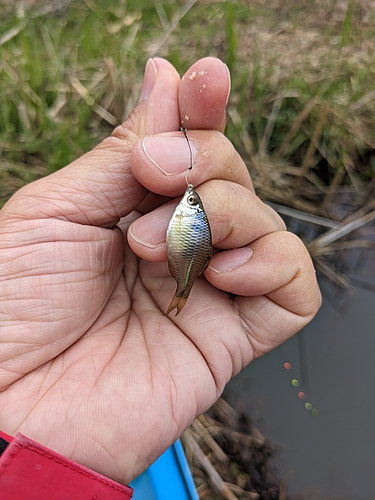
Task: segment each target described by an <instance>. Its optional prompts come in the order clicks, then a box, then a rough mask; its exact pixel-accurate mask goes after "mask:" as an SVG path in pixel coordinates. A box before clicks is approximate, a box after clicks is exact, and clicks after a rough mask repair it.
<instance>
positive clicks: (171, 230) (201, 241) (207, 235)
mask: <svg viewBox="0 0 375 500" xmlns="http://www.w3.org/2000/svg"><path fill="white" fill-rule="evenodd" d="M166 240H167V253H168V266H169V271H170V273H171V275H172V276H173V278H174V279H175V281H176V283H177V288H176V292H175V295H174V297H173V299H172V301H171V303H170V305H169V307H168V311H167V314H169V313H170V312H171V311H173V309H177V313H176V315H177V314H179V313H180V312H181V310H182V308H183V307H184V305H185V303H186V301H187V298H188V297H189V294H190V291H191V289H192V286H193V285H194V282H195V280H196V279H197V278H198V276H199V275H200V274H202V272H203V271H204V270H205V269H206V268H207V266H208V264H209V262H210V260H211V256H212V239H211V229H210V224H209V222H208V218H207V215H206V212H205V211H204V207H203V204H202V200H201V199H200V197H199V195H198V193H196V192H195V191H194V189H193V187H192V186H191V185H189V186H188V188H187V190H186V191H185V194H184V196H183V197H182V199H181V201H180V203H179V204H178V205H177V207H176V209H175V211H174V213H173V215H172V218H171V220H170V222H169V226H168V230H167V239H166Z"/></svg>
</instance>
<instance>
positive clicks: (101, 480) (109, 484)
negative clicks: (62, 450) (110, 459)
mask: <svg viewBox="0 0 375 500" xmlns="http://www.w3.org/2000/svg"><path fill="white" fill-rule="evenodd" d="M0 437H2V438H3V439H5V440H6V441H9V442H10V444H9V445H8V447H7V448H6V450H5V451H4V452H3V454H2V455H1V456H0V498H1V500H52V499H53V500H68V499H69V500H130V498H131V497H132V494H133V489H132V488H130V487H129V486H123V485H122V484H119V483H116V482H115V481H112V480H111V479H108V478H107V477H105V476H102V475H101V474H98V473H97V472H94V471H92V470H90V469H88V468H87V467H84V466H83V465H80V464H77V463H76V462H73V461H72V460H69V459H68V458H65V457H63V456H62V455H59V454H58V453H56V452H54V451H52V450H50V449H48V448H46V447H45V446H42V445H41V444H39V443H37V442H35V441H33V440H32V439H29V438H27V437H26V436H23V435H22V434H20V433H18V434H17V435H16V436H15V437H14V438H12V437H11V436H8V435H7V434H5V433H2V432H0Z"/></svg>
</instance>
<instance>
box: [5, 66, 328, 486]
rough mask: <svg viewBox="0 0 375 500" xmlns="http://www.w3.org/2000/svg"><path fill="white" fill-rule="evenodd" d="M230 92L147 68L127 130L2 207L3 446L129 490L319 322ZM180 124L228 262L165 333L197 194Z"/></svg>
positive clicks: (214, 269) (312, 292) (222, 79)
mask: <svg viewBox="0 0 375 500" xmlns="http://www.w3.org/2000/svg"><path fill="white" fill-rule="evenodd" d="M189 77H190V78H189ZM199 77H201V79H199ZM202 82H203V83H202ZM202 88H203V89H204V90H205V93H203V94H204V95H202V92H201V90H202ZM228 92H229V75H228V73H227V69H226V68H225V66H224V65H223V64H222V63H221V62H220V61H218V60H216V59H212V58H210V59H203V60H201V61H198V62H197V63H196V64H195V65H194V67H192V68H191V69H190V70H189V72H188V74H187V77H185V78H183V79H182V80H180V78H179V76H178V75H177V73H176V71H175V70H174V68H173V67H172V66H171V65H170V64H169V63H167V62H166V61H165V60H162V59H156V60H154V61H151V62H149V63H148V67H147V70H146V79H145V83H144V88H143V92H142V94H143V97H147V99H143V100H142V101H141V102H140V103H139V104H138V106H137V107H136V108H135V110H134V111H133V113H132V115H131V116H130V117H129V119H128V121H127V122H125V124H123V125H122V126H121V127H119V128H118V129H116V130H115V132H114V134H113V136H112V137H110V138H108V139H106V140H105V141H104V142H103V143H102V144H100V145H99V146H98V147H97V148H95V149H94V150H93V151H91V152H90V153H88V154H86V155H85V156H83V157H82V158H80V159H79V160H77V161H76V162H74V163H73V164H71V165H69V166H68V167H66V168H65V169H63V170H61V171H59V172H57V173H55V174H53V175H51V176H50V177H47V178H45V179H42V180H40V181H37V182H35V183H33V184H30V185H28V186H26V187H25V188H23V189H22V190H20V191H19V192H18V193H17V194H16V195H15V196H14V197H13V198H12V199H11V200H10V201H9V202H8V204H7V205H6V206H5V207H4V209H3V210H2V212H1V213H0V287H1V303H0V342H1V346H0V390H1V392H0V428H1V429H2V430H4V431H6V432H8V433H10V434H14V433H15V432H17V431H21V432H23V433H24V434H26V435H28V436H30V437H31V438H33V439H35V440H37V441H39V442H41V443H43V444H44V445H46V446H49V447H50V448H53V449H55V450H56V451H58V452H60V453H62V454H64V455H66V456H68V457H70V458H72V459H73V460H76V461H78V462H80V463H83V464H84V465H86V466H88V467H90V468H93V469H95V470H97V471H99V472H101V473H103V474H105V475H107V476H110V477H112V478H114V479H116V480H119V481H122V482H125V483H126V482H129V481H131V480H132V479H133V478H134V477H135V476H136V475H138V474H139V473H140V472H141V471H142V470H143V469H144V468H146V467H147V466H148V465H149V464H150V463H151V462H152V461H154V460H155V459H156V458H157V457H158V455H160V454H161V453H162V452H163V451H164V450H165V449H166V448H167V447H168V446H169V445H170V444H171V443H172V442H173V441H175V439H177V438H178V437H179V436H180V435H181V433H182V432H183V431H184V430H185V428H186V427H187V426H188V425H189V424H190V422H191V421H192V420H193V419H194V418H195V416H196V415H197V414H199V413H200V412H203V411H204V410H206V409H207V408H208V407H209V406H210V405H211V404H212V403H213V402H214V401H215V400H216V398H217V397H218V396H219V394H220V393H221V391H222V390H223V388H224V385H225V383H226V382H227V381H228V380H229V379H230V378H231V377H232V376H233V375H234V374H235V373H237V372H238V371H239V370H240V369H241V368H242V367H243V366H245V365H246V364H247V363H249V362H250V361H251V360H252V359H253V358H254V357H256V356H259V355H261V354H263V353H265V352H267V351H268V350H270V349H272V348H273V347H275V346H277V345H278V344H280V343H281V342H283V341H284V340H286V339H287V338H288V337H289V336H290V335H292V334H293V333H295V332H296V331H298V330H299V329H300V328H301V327H302V326H304V325H305V324H306V323H307V322H308V321H309V320H310V319H311V318H312V317H313V316H314V314H315V312H316V310H317V308H318V307H319V304H320V295H319V291H318V288H317V285H316V282H315V276H314V271H313V268H312V264H311V261H310V259H309V257H308V254H307V251H306V250H305V248H304V247H303V245H302V243H301V242H300V241H299V240H298V239H297V238H295V237H294V236H293V235H291V234H289V233H287V232H285V231H284V226H283V223H282V222H281V220H280V219H279V218H278V217H277V216H276V214H274V213H273V212H272V211H271V210H270V209H269V208H267V207H266V206H264V205H263V204H262V203H261V202H260V201H259V200H258V199H257V198H256V196H255V194H254V192H253V190H252V186H251V181H250V178H249V176H248V173H247V171H246V168H245V166H244V164H243V163H242V161H241V159H240V158H239V157H238V155H237V154H236V153H235V152H234V150H233V149H232V146H231V145H230V144H229V142H228V141H227V140H226V139H225V138H224V136H222V135H221V133H220V132H221V131H222V130H223V127H224V124H225V104H226V98H227V95H228ZM184 119H185V121H186V120H189V124H188V125H187V124H186V126H187V127H188V128H189V133H188V134H189V137H190V139H191V141H192V144H193V145H194V148H195V150H196V155H195V163H194V168H193V170H192V172H191V177H189V180H190V182H192V183H193V184H194V187H195V188H197V190H198V192H199V193H200V195H201V197H202V199H203V200H204V204H205V208H206V211H207V214H208V217H209V220H210V224H211V228H212V234H213V243H214V246H215V248H216V250H217V253H216V254H215V255H214V257H213V259H212V261H211V265H210V267H209V269H208V270H207V271H206V272H205V278H199V279H198V280H197V282H196V284H195V285H194V288H193V291H192V293H191V297H190V298H189V300H188V302H187V305H186V306H185V308H184V310H183V311H182V312H181V314H180V315H179V316H178V317H175V316H174V315H173V313H172V314H171V315H170V317H167V316H166V315H165V311H166V309H167V306H168V304H169V302H170V300H171V297H172V296H173V293H174V290H175V282H174V281H173V279H172V278H171V277H170V275H169V273H168V269H167V264H166V249H165V231H166V228H167V224H168V220H169V218H170V216H171V214H172V211H173V208H174V206H175V204H176V202H177V200H176V199H174V198H175V197H178V196H181V194H182V193H183V191H184V189H185V186H186V184H185V180H184V176H185V171H186V168H187V167H188V165H189V164H188V160H189V152H188V149H187V146H186V143H183V137H182V135H181V134H180V133H178V132H176V131H178V127H179V125H180V123H181V121H183V120H184ZM190 129H191V131H190ZM150 135H152V136H153V139H154V143H152V141H151V142H150V143H149V146H148V149H147V140H148V139H146V142H145V141H144V137H145V136H150ZM155 140H156V141H159V143H157V142H155ZM160 141H161V142H160ZM163 141H164V142H163ZM150 144H151V146H150ZM152 144H153V146H152ZM158 144H159V146H160V147H156V146H157V145H158ZM163 144H165V148H166V149H165V154H164V158H165V161H166V162H167V161H168V158H169V161H171V160H170V159H171V158H173V156H174V157H175V158H176V165H174V167H175V170H176V172H175V173H174V174H170V172H167V175H166V171H167V170H168V169H170V167H171V164H170V163H169V165H163V164H160V162H159V163H157V162H156V160H155V159H154V158H153V157H151V156H152V155H150V154H149V152H150V151H154V153H155V151H156V153H155V154H156V156H158V155H159V156H161V157H162V158H163ZM173 144H175V149H173V155H171V148H170V146H171V145H173ZM184 159H185V160H186V161H185V160H184ZM162 161H163V159H162ZM179 162H180V163H179ZM157 165H158V166H157ZM168 200H170V201H168ZM250 249H251V250H250Z"/></svg>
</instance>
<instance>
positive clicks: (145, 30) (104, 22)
mask: <svg viewBox="0 0 375 500" xmlns="http://www.w3.org/2000/svg"><path fill="white" fill-rule="evenodd" d="M326 3H327V2H323V1H320V0H316V1H315V2H307V1H306V2H304V5H303V4H302V3H301V2H300V1H297V0H289V1H286V0H285V1H284V2H283V1H276V0H275V1H273V2H269V6H267V7H266V6H265V3H264V2H262V1H260V0H259V1H258V2H257V1H252V2H250V1H245V0H239V1H208V0H205V1H199V2H195V3H194V2H190V3H189V2H188V3H186V2H183V1H179V2H167V1H160V2H159V1H158V2H153V1H147V0H143V1H142V0H137V1H135V0H128V1H125V0H122V1H120V2H107V1H104V0H100V1H96V0H86V1H81V0H79V1H78V0H71V1H67V0H65V1H63V0H61V1H60V2H59V1H56V2H55V3H46V2H42V1H41V0H39V1H35V2H34V3H30V6H29V7H27V6H24V7H21V6H20V5H18V3H14V2H10V0H3V1H2V2H0V10H1V12H2V18H1V21H0V202H4V201H5V200H6V199H7V197H9V196H10V195H11V194H12V193H13V192H14V191H15V190H16V189H18V188H19V187H20V186H21V185H23V184H24V183H26V182H29V181H30V180H32V179H34V178H37V177H39V176H41V175H45V174H48V173H50V172H53V171H54V170H57V169H59V168H61V167H63V166H64V165H66V164H67V163H69V162H70V161H72V160H73V159H74V158H76V157H78V156H79V155H81V154H82V153H84V152H85V151H87V150H89V149H90V148H92V147H93V146H94V145H95V144H97V143H98V142H99V141H100V140H101V139H102V138H104V137H105V136H107V135H108V134H109V133H110V132H111V130H112V129H113V127H114V126H115V125H116V124H117V123H120V122H121V121H122V120H124V119H125V117H126V115H127V113H128V112H129V110H130V109H131V108H132V106H133V105H134V104H135V103H136V100H137V96H138V93H139V90H140V86H141V81H142V75H143V70H144V66H145V63H146V61H147V59H148V57H150V56H153V55H160V56H163V57H166V58H168V59H169V60H170V61H171V62H172V63H173V64H174V65H175V66H176V68H177V70H178V71H179V72H180V73H181V74H182V73H183V72H185V71H186V70H187V69H188V67H189V65H190V64H192V63H193V62H194V61H195V60H196V59H197V58H199V57H205V56H207V55H213V56H217V57H220V58H221V59H223V60H224V61H225V62H226V63H227V64H228V66H229V67H230V70H231V73H232V86H233V87H232V93H231V98H230V101H229V119H228V125H227V130H226V134H227V136H228V137H229V138H230V139H231V140H232V142H233V143H234V145H235V147H236V148H237V149H238V151H239V152H240V153H241V154H242V156H243V157H244V159H245V161H246V163H247V164H248V166H249V169H250V171H251V172H252V175H253V177H254V182H255V185H256V186H257V187H258V188H259V194H260V195H261V196H262V197H263V198H265V199H275V200H276V201H278V196H277V195H275V196H273V195H272V192H276V191H277V189H279V188H280V187H281V188H283V187H284V185H285V184H288V186H289V187H290V189H289V194H290V197H291V201H290V204H291V205H293V206H297V207H299V208H300V205H301V203H302V202H301V203H300V204H299V202H298V199H299V197H300V191H296V189H294V190H293V189H292V187H293V186H294V188H295V184H296V182H297V180H298V178H299V177H301V178H303V182H304V183H305V184H306V183H307V185H311V186H312V187H314V188H319V189H321V188H322V187H324V186H328V187H329V186H330V185H331V184H332V183H333V182H335V181H337V179H338V176H339V177H340V185H344V186H349V187H350V188H352V189H354V190H360V189H362V188H363V186H364V185H365V184H366V183H368V182H369V180H371V179H372V178H373V176H374V168H375V167H374V165H375V161H374V150H375V133H374V112H375V98H372V94H371V92H372V89H374V88H375V32H374V31H373V29H372V21H374V19H373V17H372V16H373V14H372V12H367V13H366V12H365V13H364V12H363V11H362V10H363V9H362V10H361V8H360V7H359V6H357V3H356V2H352V1H350V2H348V5H347V8H346V10H345V9H344V10H342V11H340V10H339V7H337V8H336V9H334V10H333V11H332V8H328V7H327V6H326ZM187 5H188V6H191V8H190V9H188V8H187ZM366 16H367V18H368V19H365V17H366ZM312 103H313V105H312ZM306 110H307V111H306ZM322 115H324V117H323V119H322ZM290 166H292V167H294V170H291V169H290V168H289V167H290ZM266 171H269V175H268V177H267V179H268V180H267V182H265V180H264V179H265V172H266ZM285 172H286V173H285ZM291 172H294V173H291ZM275 178H277V182H276V181H275ZM301 182H302V181H300V180H298V182H297V184H298V185H299V186H301ZM323 191H324V190H323ZM282 195H283V197H284V199H285V196H284V193H282ZM294 199H296V200H297V202H294V201H293V200H294ZM302 204H303V203H302ZM303 206H305V205H303ZM312 211H314V209H313V208H312ZM315 211H316V210H315ZM317 211H318V212H319V213H320V214H321V215H326V213H323V212H322V210H317Z"/></svg>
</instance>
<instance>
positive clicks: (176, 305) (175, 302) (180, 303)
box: [167, 295, 187, 316]
mask: <svg viewBox="0 0 375 500" xmlns="http://www.w3.org/2000/svg"><path fill="white" fill-rule="evenodd" d="M186 301H187V297H186V298H185V297H177V295H174V297H173V299H172V301H171V303H170V304H169V307H168V311H167V316H168V314H169V313H170V312H171V311H173V309H177V312H176V316H177V314H179V313H180V312H181V311H182V309H183V307H184V305H185V304H186Z"/></svg>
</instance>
